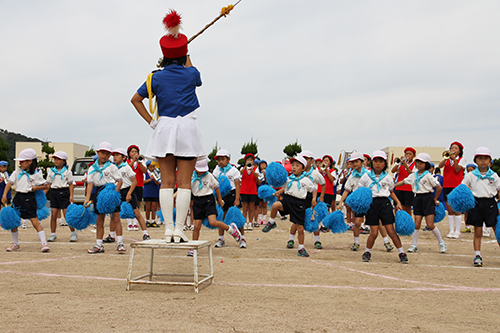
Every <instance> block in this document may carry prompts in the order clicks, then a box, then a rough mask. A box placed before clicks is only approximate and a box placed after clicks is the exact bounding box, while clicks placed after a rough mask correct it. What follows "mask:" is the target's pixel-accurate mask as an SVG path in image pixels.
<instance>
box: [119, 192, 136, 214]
mask: <svg viewBox="0 0 500 333" xmlns="http://www.w3.org/2000/svg"><path fill="white" fill-rule="evenodd" d="M129 190H130V187H127V188H122V189H120V195H121V196H122V202H123V201H127V193H128V191H129ZM131 197H132V198H131V199H130V202H129V204H130V206H132V209H136V208H139V202H137V197H136V196H135V190H134V191H133V192H132V195H131Z"/></svg>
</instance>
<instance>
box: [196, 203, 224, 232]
mask: <svg viewBox="0 0 500 333" xmlns="http://www.w3.org/2000/svg"><path fill="white" fill-rule="evenodd" d="M216 219H217V221H221V222H222V221H224V211H223V210H222V208H221V207H220V206H219V205H217V217H216ZM201 224H203V225H204V226H205V227H207V228H208V229H217V227H214V226H212V225H211V224H210V223H208V217H205V218H204V219H203V221H202V222H201Z"/></svg>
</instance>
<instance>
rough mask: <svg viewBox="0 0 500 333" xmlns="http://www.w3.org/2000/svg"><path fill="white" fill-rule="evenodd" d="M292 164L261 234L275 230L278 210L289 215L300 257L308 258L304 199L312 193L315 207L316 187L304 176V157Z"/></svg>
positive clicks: (312, 203) (293, 161)
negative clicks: (295, 233) (305, 245)
mask: <svg viewBox="0 0 500 333" xmlns="http://www.w3.org/2000/svg"><path fill="white" fill-rule="evenodd" d="M290 161H291V162H292V174H291V175H290V176H289V177H288V179H287V181H286V183H285V185H283V187H282V188H281V189H280V190H278V191H276V193H275V194H274V195H275V196H277V197H279V196H281V194H283V197H282V199H280V200H278V201H276V202H275V203H274V204H273V206H272V208H271V217H270V218H269V222H268V223H267V224H266V226H265V227H264V228H262V231H263V232H269V231H270V230H271V229H274V228H276V222H275V221H276V220H275V218H276V215H277V214H278V210H279V211H280V214H281V216H285V215H290V222H292V223H294V224H295V226H296V227H297V231H298V233H299V236H298V239H299V251H298V253H297V255H298V256H300V257H309V254H308V253H307V251H306V249H305V248H304V223H305V218H306V200H307V199H306V198H307V193H308V192H311V193H312V200H311V207H315V206H316V197H317V192H316V185H315V184H314V183H313V181H312V180H311V179H310V178H309V177H308V176H306V174H305V173H304V170H305V168H306V166H307V162H306V160H305V158H304V157H302V156H300V155H299V156H297V157H294V158H292V159H291V160H290Z"/></svg>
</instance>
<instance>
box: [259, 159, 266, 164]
mask: <svg viewBox="0 0 500 333" xmlns="http://www.w3.org/2000/svg"><path fill="white" fill-rule="evenodd" d="M260 163H266V164H267V162H266V160H260V162H259V164H260Z"/></svg>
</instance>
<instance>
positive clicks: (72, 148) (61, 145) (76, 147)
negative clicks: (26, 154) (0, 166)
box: [16, 142, 89, 168]
mask: <svg viewBox="0 0 500 333" xmlns="http://www.w3.org/2000/svg"><path fill="white" fill-rule="evenodd" d="M49 145H50V146H51V147H54V149H55V151H59V150H62V151H64V152H66V154H68V164H69V166H70V167H71V166H72V165H73V161H74V160H75V159H76V158H78V157H84V156H85V152H86V151H87V150H88V149H89V147H88V146H85V145H81V144H78V143H73V142H50V143H49ZM27 148H32V149H34V150H35V151H36V157H37V158H38V160H43V159H44V158H45V153H43V152H42V143H41V142H16V157H17V156H18V155H19V153H20V152H21V151H22V150H23V149H27ZM49 157H52V155H50V156H49ZM18 167H19V163H18V162H16V168H18Z"/></svg>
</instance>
